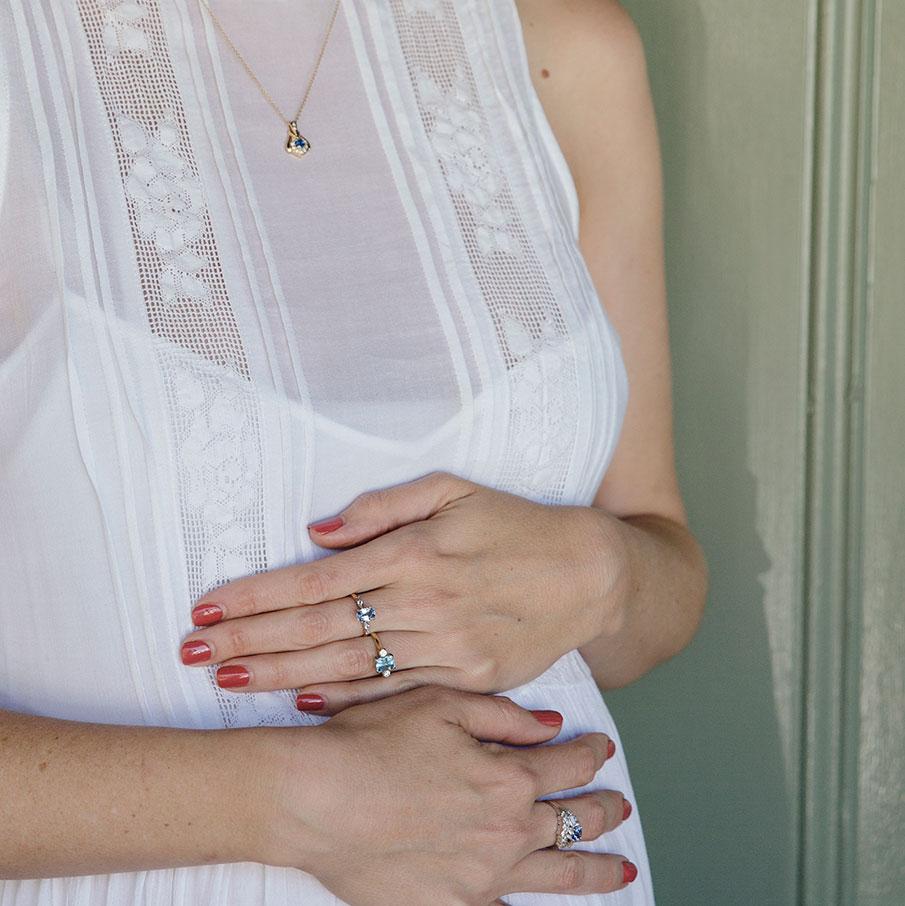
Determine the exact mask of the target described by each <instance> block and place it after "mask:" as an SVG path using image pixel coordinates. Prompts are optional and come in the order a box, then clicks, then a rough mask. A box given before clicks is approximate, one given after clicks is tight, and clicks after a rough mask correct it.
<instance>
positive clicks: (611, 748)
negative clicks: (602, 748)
mask: <svg viewBox="0 0 905 906" xmlns="http://www.w3.org/2000/svg"><path fill="white" fill-rule="evenodd" d="M615 754H616V743H614V742H613V740H612V739H610V740H607V744H606V757H607V759H610V758H612V757H613V756H614V755H615Z"/></svg>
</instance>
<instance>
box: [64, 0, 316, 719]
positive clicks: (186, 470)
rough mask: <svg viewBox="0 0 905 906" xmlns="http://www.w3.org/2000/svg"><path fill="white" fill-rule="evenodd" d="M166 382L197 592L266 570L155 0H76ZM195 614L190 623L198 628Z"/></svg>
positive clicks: (218, 297)
mask: <svg viewBox="0 0 905 906" xmlns="http://www.w3.org/2000/svg"><path fill="white" fill-rule="evenodd" d="M78 7H79V12H80V15H81V18H82V23H83V26H84V29H85V33H86V36H87V38H88V44H89V48H90V52H91V58H92V62H93V64H94V70H95V75H96V77H97V83H98V88H99V91H100V93H101V97H102V99H103V103H104V106H105V109H106V111H107V115H108V118H109V121H110V126H111V132H112V140H113V144H114V148H115V151H116V156H117V159H118V161H119V166H120V173H121V177H122V185H123V191H124V194H125V198H126V202H127V210H128V214H129V222H130V225H131V228H132V237H133V242H134V245H135V256H136V263H137V267H138V270H139V273H140V276H141V286H142V290H143V293H144V299H145V306H146V310H147V315H148V324H149V328H150V330H151V331H152V332H153V333H154V334H155V335H156V336H158V337H159V338H160V339H161V340H163V341H166V342H160V343H158V344H156V345H155V348H156V350H157V359H158V365H159V368H160V371H161V374H162V376H163V381H164V384H165V387H166V392H167V399H168V407H169V416H170V423H171V426H172V435H173V437H174V446H175V456H176V460H177V464H176V473H177V477H178V478H177V480H178V490H179V501H180V510H181V519H182V529H183V542H184V546H185V555H186V570H187V582H188V589H189V596H190V599H189V600H188V601H186V602H185V614H186V620H188V616H189V611H190V609H191V605H192V603H193V602H194V601H195V600H196V599H197V598H198V597H200V596H201V595H202V594H204V593H205V592H207V591H209V590H210V589H212V588H215V587H217V586H218V585H221V584H223V583H224V582H227V581H229V580H231V579H235V578H238V577H240V576H245V575H249V574H252V573H257V572H262V571H264V570H266V569H267V568H268V558H267V549H266V540H265V533H264V521H263V516H264V514H263V496H264V488H263V462H262V457H263V445H262V442H261V425H260V412H259V403H258V400H257V397H256V394H255V391H254V387H253V385H252V383H251V381H250V377H249V372H248V363H247V360H246V355H245V350H244V347H243V343H242V339H241V337H240V334H239V329H238V325H237V323H236V321H235V317H234V314H233V312H232V309H231V307H230V300H229V296H228V293H227V288H226V285H225V281H224V276H223V270H222V268H221V266H220V258H219V254H218V251H217V245H216V240H215V237H214V233H213V229H212V227H211V223H210V217H209V213H208V209H207V205H206V203H205V198H204V193H203V189H202V184H201V180H200V179H199V175H198V169H197V165H196V163H195V158H194V154H193V152H192V148H191V143H190V140H189V134H188V130H187V128H186V124H185V114H184V110H183V107H182V100H181V97H180V94H179V89H178V86H177V84H176V80H175V77H174V75H173V71H172V65H171V63H170V59H169V55H168V48H167V46H166V42H165V35H164V30H163V27H162V23H161V18H160V10H159V7H158V4H157V0H121V2H118V0H79V2H78ZM190 628H191V627H190V625H187V626H186V631H189V630H190ZM207 675H208V677H209V681H210V684H211V687H212V692H213V695H214V696H215V697H216V700H217V703H218V706H219V711H220V715H221V718H222V722H223V724H224V726H226V727H238V726H255V725H258V726H260V725H284V724H287V723H293V722H295V723H308V722H310V721H309V719H308V718H307V716H306V715H304V714H303V713H301V712H299V711H298V710H297V709H296V708H295V703H294V699H293V692H292V690H280V691H279V692H274V693H245V694H241V695H238V694H235V693H231V692H228V691H225V690H222V689H221V688H220V687H219V686H218V685H217V683H216V678H215V675H216V668H215V667H214V666H211V667H208V668H207Z"/></svg>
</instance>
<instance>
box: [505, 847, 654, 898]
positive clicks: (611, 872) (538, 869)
mask: <svg viewBox="0 0 905 906" xmlns="http://www.w3.org/2000/svg"><path fill="white" fill-rule="evenodd" d="M624 863H625V864H628V865H629V866H631V868H628V869H626V868H625V865H624ZM636 876H637V868H636V867H635V866H634V864H633V863H631V862H630V861H629V860H628V859H626V857H625V856H620V855H615V854H611V853H589V852H584V851H581V850H569V851H568V852H561V851H560V850H558V849H541V850H538V851H537V852H535V853H531V855H530V856H525V858H524V859H522V861H521V862H519V863H518V864H517V865H516V866H515V868H514V869H513V870H512V873H511V875H510V877H509V880H508V882H507V883H506V885H505V887H506V892H507V893H519V892H525V893H527V892H531V893H564V894H573V895H574V894H590V893H611V892H612V891H614V890H622V888H623V887H627V886H628V884H630V883H631V881H629V880H628V879H629V878H632V879H634V878H635V877H636Z"/></svg>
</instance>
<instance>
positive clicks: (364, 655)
mask: <svg viewBox="0 0 905 906" xmlns="http://www.w3.org/2000/svg"><path fill="white" fill-rule="evenodd" d="M337 661H338V664H337V666H338V668H339V673H340V675H341V676H342V677H344V678H346V679H356V678H358V677H360V676H361V675H362V674H364V675H365V676H367V675H368V674H369V673H370V672H371V668H372V656H371V651H370V649H366V648H363V647H361V646H360V645H349V646H348V647H345V648H343V649H341V650H340V651H339V652H337Z"/></svg>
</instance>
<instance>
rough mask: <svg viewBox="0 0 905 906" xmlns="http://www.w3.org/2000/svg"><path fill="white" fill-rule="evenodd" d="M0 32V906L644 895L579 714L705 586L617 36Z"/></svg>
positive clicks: (442, 4)
mask: <svg viewBox="0 0 905 906" xmlns="http://www.w3.org/2000/svg"><path fill="white" fill-rule="evenodd" d="M0 35H2V46H0V51H2V53H0V61H2V65H3V68H4V72H3V80H2V84H3V85H4V86H5V88H4V91H5V97H4V99H3V100H4V103H3V105H2V107H0V109H2V110H3V121H2V122H3V128H2V172H3V174H4V179H3V182H2V186H3V195H2V199H0V230H2V237H3V243H2V248H3V256H4V257H3V261H2V266H0V275H2V276H0V280H2V291H0V315H2V323H3V332H2V335H0V336H2V340H0V381H2V385H0V390H2V392H0V414H2V416H3V419H2V429H0V454H2V459H0V465H2V473H0V479H2V494H0V507H2V510H0V542H2V543H0V552H2V553H0V558H2V559H0V575H2V577H3V583H4V584H3V588H4V590H3V604H4V606H3V609H2V615H0V653H2V662H0V663H2V677H3V684H2V697H0V707H2V708H3V709H4V710H3V711H2V714H0V723H2V732H0V745H2V748H3V751H2V758H3V763H4V773H3V779H2V781H0V795H2V797H3V799H4V802H5V804H6V814H7V815H12V816H14V818H13V820H7V821H6V822H4V826H3V829H2V831H0V869H2V870H0V877H3V878H6V879H8V880H5V881H2V882H0V904H7V903H13V902H15V903H16V904H17V906H22V904H29V906H44V904H51V903H58V902H59V903H64V902H65V903H76V902H78V903H84V904H90V906H97V904H106V906H112V904H153V906H162V904H185V906H188V904H192V906H194V904H198V903H214V902H218V903H220V902H227V903H236V904H242V906H249V904H262V906H283V904H290V903H292V904H305V906H308V904H318V903H335V902H347V903H350V904H353V906H354V904H377V903H384V902H387V901H390V902H398V903H405V904H420V903H443V904H447V903H449V904H476V906H486V904H488V903H491V902H503V900H502V899H501V898H502V897H504V896H505V897H506V899H505V902H508V903H511V904H534V903H540V902H547V901H556V900H558V899H559V898H560V897H562V896H565V895H570V896H574V895H578V897H577V899H575V900H570V902H586V903H613V904H623V903H632V904H642V903H643V904H649V903H653V888H652V884H651V878H650V871H649V866H648V863H647V856H646V853H645V849H644V839H643V834H642V831H641V825H640V818H639V813H638V810H637V806H635V805H634V802H633V800H634V796H633V793H632V790H631V784H630V780H629V775H628V768H627V764H626V761H625V758H624V754H623V751H622V747H621V744H620V741H619V738H618V733H617V731H616V728H615V726H614V725H613V722H612V719H611V717H610V715H609V712H608V710H607V708H606V705H605V704H604V702H603V699H602V698H601V696H600V693H599V691H598V685H599V686H600V687H602V688H612V687H615V686H619V685H623V684H625V683H628V682H631V681H632V680H633V679H635V678H637V677H639V676H641V675H642V674H644V673H645V672H647V671H648V670H650V669H651V668H652V667H653V666H654V665H655V664H657V663H659V662H661V661H663V660H665V659H666V658H668V657H670V656H672V655H673V654H675V653H676V652H677V651H679V650H680V649H681V648H682V647H684V645H685V644H687V642H688V641H689V639H690V638H691V637H692V635H693V633H694V631H695V628H696V626H697V622H698V619H699V616H700V611H701V607H702V604H703V600H704V596H705V592H706V569H705V566H704V561H703V558H702V556H701V552H700V550H699V548H698V546H697V544H696V542H695V541H694V539H693V537H692V536H691V534H690V533H689V531H688V529H687V522H686V518H685V512H684V508H683V506H682V501H681V498H680V495H679V492H678V489H677V483H676V478H675V474H674V471H673V466H672V441H671V422H670V412H669V406H670V400H669V368H668V364H669V360H668V350H667V341H666V317H665V304H664V298H663V296H664V293H663V278H662V250H661V247H660V238H659V232H660V220H659V218H660V187H659V181H658V180H659V176H658V168H659V163H658V158H657V149H656V139H655V130H654V126H653V117H652V113H651V109H650V102H649V94H648V89H647V83H646V76H645V74H644V66H643V56H642V53H641V49H640V44H639V42H638V39H637V35H636V33H635V31H634V29H633V28H632V26H631V23H630V21H629V20H628V19H627V17H626V16H625V14H624V12H623V11H622V10H621V9H620V7H619V6H618V5H617V4H616V3H615V2H614V0H597V2H592V0H580V2H573V3H568V4H555V5H554V4H547V3H544V2H542V0H535V2H530V3H529V2H525V0H521V2H519V3H518V4H516V3H515V2H514V0H493V2H492V3H488V4H483V3H478V2H477V0H379V2H378V0H342V2H341V3H337V4H334V3H332V2H328V0H324V2H320V0H318V2H314V0H311V2H305V3H301V2H295V3H292V2H289V0H258V2H256V3H254V4H248V3H239V2H238V0H219V2H218V0H210V2H209V4H208V3H205V2H200V0H77V2H75V3H72V4H57V3H54V2H52V0H41V2H37V3H33V2H30V0H29V2H25V0H11V2H10V3H8V4H5V5H4V8H3V11H2V13H0ZM296 105H297V107H296ZM554 127H555V132H554ZM579 227H580V231H579ZM586 261H587V264H586V263H585V262H586ZM598 293H599V294H598ZM601 300H604V301H605V303H606V309H605V308H604V305H603V304H602V302H601ZM611 316H612V320H611ZM617 328H618V331H619V332H618V334H617ZM620 336H621V342H620ZM629 386H631V387H632V394H631V402H629V396H628V389H629ZM617 440H618V442H619V443H618V448H617ZM604 475H605V476H606V477H605V479H604ZM487 693H505V695H501V694H497V695H490V694H487ZM328 718H329V719H328ZM554 794H555V795H554ZM542 800H548V801H542ZM551 805H552V806H553V807H552V808H551V807H550V806H551ZM633 806H634V808H633ZM577 824H580V825H582V826H583V832H581V831H579V829H578V827H577V826H576V825H577ZM561 849H563V850H565V849H571V851H570V852H565V851H560V850H561Z"/></svg>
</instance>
